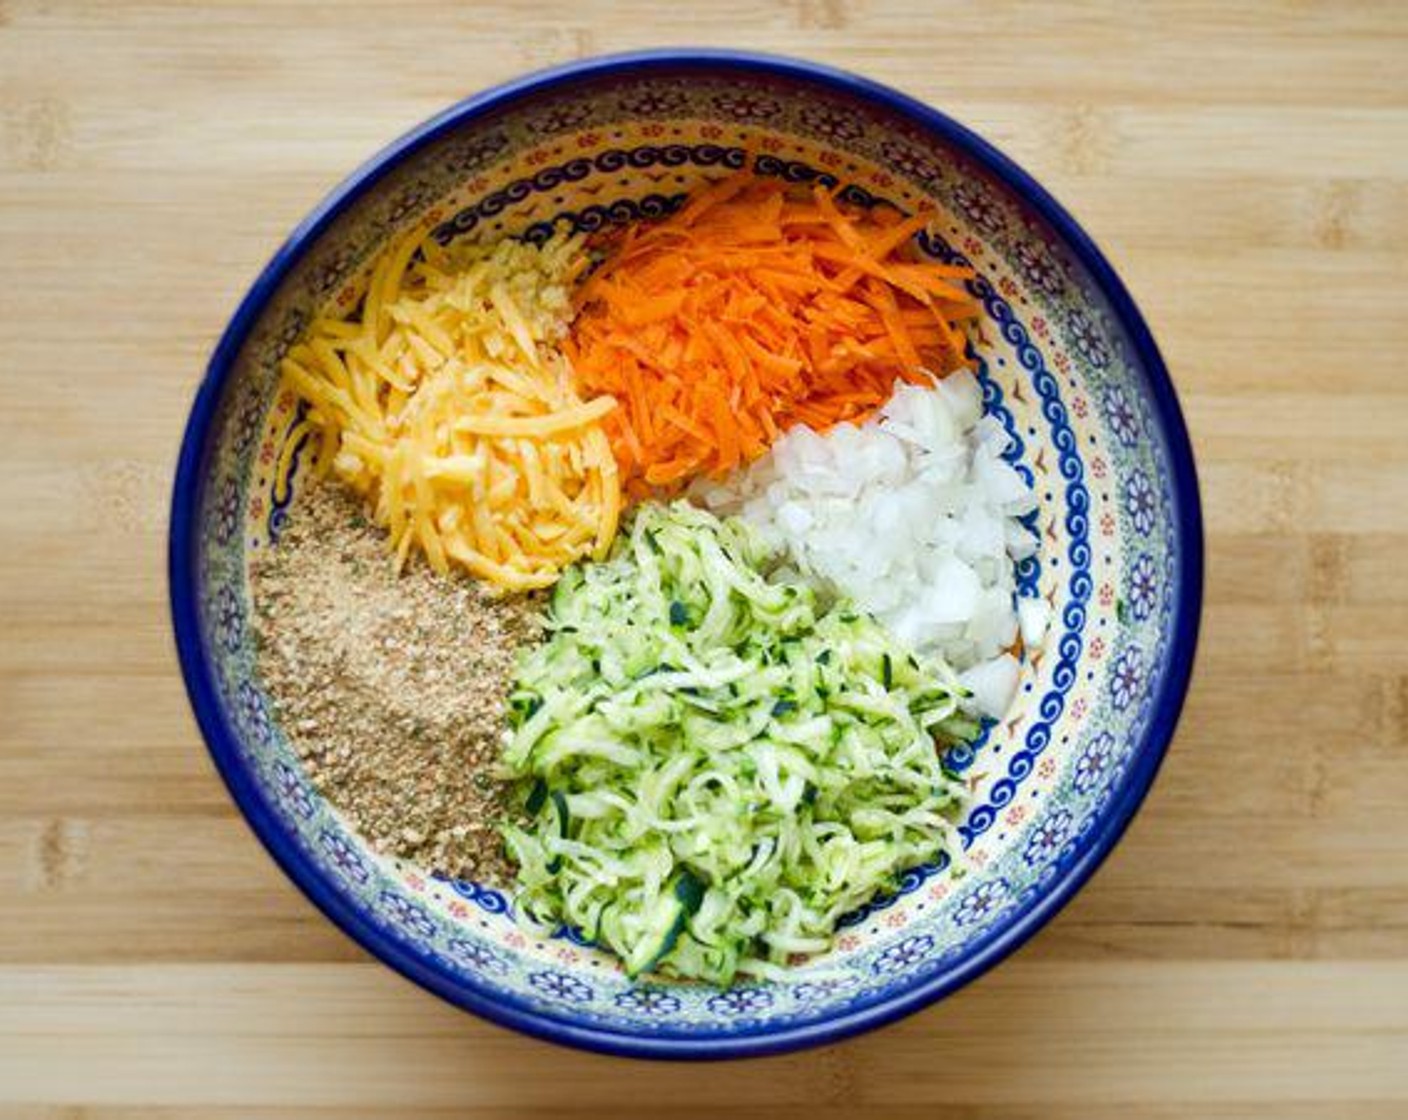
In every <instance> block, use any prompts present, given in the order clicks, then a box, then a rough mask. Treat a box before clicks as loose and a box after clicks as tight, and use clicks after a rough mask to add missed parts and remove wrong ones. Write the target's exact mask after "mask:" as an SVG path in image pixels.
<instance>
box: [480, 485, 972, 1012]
mask: <svg viewBox="0 0 1408 1120" xmlns="http://www.w3.org/2000/svg"><path fill="white" fill-rule="evenodd" d="M773 559H774V558H773V557H772V556H770V555H769V554H768V551H767V549H766V548H765V547H764V545H763V544H762V543H761V542H760V540H759V538H758V537H757V536H756V535H755V534H754V532H753V531H752V530H751V529H749V528H748V526H747V525H746V524H744V523H743V522H741V521H738V520H736V519H730V520H727V521H720V520H719V519H718V518H716V517H714V516H713V515H712V514H709V513H706V512H704V511H702V510H698V509H695V508H694V507H692V506H689V505H687V504H685V503H676V504H674V505H671V506H661V505H652V504H647V505H643V506H641V507H640V508H639V510H638V512H637V513H636V515H635V519H634V522H633V524H632V526H631V529H630V532H629V534H623V535H622V536H621V537H620V538H619V539H618V541H617V545H616V548H615V550H614V552H613V555H612V557H611V559H610V560H609V561H607V562H605V563H601V564H589V565H585V566H582V567H578V568H572V569H569V570H568V571H567V572H566V573H564V575H563V577H562V579H561V581H560V582H559V584H558V586H557V590H556V592H555V594H554V597H553V600H552V605H551V609H550V611H549V628H550V631H551V633H550V637H549V639H548V641H547V642H546V643H545V644H543V645H541V646H539V647H537V648H536V649H533V650H531V651H529V652H528V653H527V654H526V656H525V657H524V659H523V661H522V663H521V666H520V670H519V673H518V678H517V681H516V687H515V691H514V692H513V694H512V697H511V717H510V727H511V729H510V731H509V732H508V733H507V735H506V741H505V746H504V751H503V763H504V766H505V768H506V770H507V772H508V774H509V776H511V777H514V778H517V779H519V780H520V785H521V796H522V804H523V808H524V811H525V814H526V816H527V818H528V822H529V823H528V824H526V825H523V826H519V825H509V826H505V829H504V837H505V842H506V844H507V846H508V850H509V853H510V855H511V856H512V857H513V858H514V860H515V861H516V862H517V864H518V868H519V873H518V874H519V883H520V885H521V888H522V893H521V895H520V898H519V904H520V906H521V907H522V908H523V909H524V910H525V911H526V912H527V913H528V914H529V915H531V916H532V917H534V918H536V919H538V920H541V921H549V922H565V923H568V924H569V925H572V926H575V927H577V928H578V929H580V930H582V931H584V932H585V933H586V934H588V935H589V936H590V937H592V938H593V939H594V940H595V941H596V942H597V943H598V944H601V945H603V946H605V947H607V948H609V949H611V950H613V951H614V952H616V953H617V954H619V955H620V957H621V958H622V960H623V961H624V962H625V965H626V970H627V972H628V973H629V974H630V975H632V976H635V975H639V974H640V973H642V972H647V971H651V970H656V971H659V972H661V973H666V974H670V975H675V976H680V977H688V978H695V979H700V980H708V981H712V982H715V983H721V984H727V983H729V982H730V981H731V980H732V979H733V978H734V977H735V975H736V974H738V973H740V972H742V973H749V974H752V975H755V976H768V975H771V974H772V973H773V972H774V971H776V969H777V967H778V966H779V965H782V964H784V963H786V962H787V961H788V960H789V959H790V958H793V957H795V956H797V955H807V954H814V953H818V952H821V951H823V950H825V949H826V948H828V947H829V945H830V943H831V937H832V934H833V932H834V930H835V927H836V921H837V919H838V918H840V917H841V916H842V915H843V914H845V913H846V912H847V911H849V910H851V909H854V908H855V907H856V906H857V905H859V904H860V903H862V902H864V901H866V900H867V899H869V898H871V897H872V896H874V895H875V894H877V893H878V892H882V891H885V890H886V889H888V888H890V887H892V886H893V884H894V882H895V879H896V877H897V875H898V874H899V873H900V872H902V871H904V870H906V869H907V868H910V867H913V866H914V865H916V864H918V863H922V862H924V861H927V860H932V859H935V858H936V857H937V856H938V855H939V853H940V852H941V851H945V850H947V851H950V852H954V851H956V850H957V849H956V839H955V832H954V828H953V821H954V819H955V818H956V816H957V813H958V811H959V808H960V806H961V801H962V796H963V789H962V787H961V785H960V784H959V783H958V781H956V780H955V779H954V778H953V776H952V775H950V774H948V773H947V772H946V771H945V770H944V768H943V766H942V764H941V762H940V751H941V748H942V746H943V745H945V744H947V743H952V742H956V741H959V740H963V739H966V738H970V737H971V736H972V735H974V734H975V733H976V731H977V725H976V724H975V723H974V722H973V721H972V720H971V719H969V718H968V717H967V716H965V715H964V714H963V713H962V712H961V711H960V710H959V706H958V702H959V700H960V699H961V698H963V696H964V692H963V690H962V688H961V686H959V685H958V684H957V682H956V681H955V679H954V677H953V674H952V673H951V672H950V671H949V670H948V668H947V667H946V666H944V665H943V664H942V663H941V662H937V661H932V660H919V659H917V658H915V657H913V656H912V655H911V654H910V653H909V652H908V651H907V650H905V649H903V648H901V647H899V646H898V645H897V644H896V643H895V641H894V639H892V638H891V637H890V636H889V635H888V634H887V633H886V632H885V631H884V630H883V629H882V628H881V627H880V626H879V625H878V624H877V623H875V622H874V621H873V620H872V619H871V618H870V617H869V616H866V615H862V614H860V613H859V612H857V611H855V610H854V609H853V608H852V607H850V606H849V604H847V603H845V602H840V603H835V604H831V605H829V607H828V606H826V605H824V604H819V603H818V601H817V599H816V597H815V595H814V593H813V592H812V590H811V589H810V588H809V587H807V586H806V585H805V584H802V583H800V582H796V581H794V580H793V579H790V578H788V577H786V576H785V575H782V574H779V573H776V572H771V578H769V574H770V571H771V565H772V563H773Z"/></svg>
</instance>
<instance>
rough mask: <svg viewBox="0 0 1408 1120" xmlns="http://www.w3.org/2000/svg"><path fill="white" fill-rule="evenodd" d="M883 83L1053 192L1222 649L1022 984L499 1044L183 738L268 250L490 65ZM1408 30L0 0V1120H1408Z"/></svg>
mask: <svg viewBox="0 0 1408 1120" xmlns="http://www.w3.org/2000/svg"><path fill="white" fill-rule="evenodd" d="M685 41H689V42H695V43H704V44H712V45H720V46H728V45H732V46H746V47H752V48H760V49H767V50H774V51H780V52H786V53H792V54H798V55H803V56H807V57H811V58H814V59H818V60H822V61H826V62H831V63H835V64H838V65H841V66H846V67H850V68H853V69H856V70H859V71H862V72H864V73H867V74H870V75H872V76H874V77H877V78H880V79H882V80H884V81H888V82H891V83H893V84H896V85H898V86H900V87H901V88H903V89H906V90H908V91H909V92H911V93H914V94H917V95H918V96H920V97H922V98H924V99H926V100H928V101H930V102H932V103H933V104H935V105H938V106H940V107H942V108H943V109H945V110H947V111H948V112H950V113H952V114H953V115H955V116H956V117H958V118H959V119H960V120H962V121H964V122H966V123H968V124H970V125H972V126H973V127H975V128H977V129H978V130H979V131H980V132H982V133H983V134H984V135H986V136H988V137H990V138H991V139H993V140H994V141H996V142H997V143H998V144H999V145H1000V146H1002V147H1003V148H1004V149H1005V150H1006V151H1008V152H1009V153H1010V154H1012V155H1013V156H1014V157H1016V158H1017V159H1018V160H1019V161H1020V162H1021V163H1023V164H1024V165H1025V166H1026V167H1028V168H1029V169H1030V170H1031V171H1033V172H1034V173H1035V174H1036V175H1037V176H1038V177H1039V178H1040V179H1041V180H1042V181H1043V182H1044V183H1046V184H1047V185H1048V186H1050V187H1051V188H1052V190H1053V191H1054V192H1055V194H1056V195H1057V196H1058V197H1059V198H1060V199H1061V200H1062V201H1064V202H1065V203H1066V204H1068V205H1069V206H1070V208H1071V209H1072V210H1073V211H1074V212H1075V213H1076V215H1077V216H1078V217H1079V218H1080V219H1081V220H1082V221H1083V222H1084V223H1085V224H1086V225H1087V228H1088V229H1090V230H1091V231H1092V232H1093V234H1094V235H1095V236H1096V237H1097V239H1099V240H1100V242H1101V243H1102V244H1103V245H1104V246H1105V248H1106V249H1107V250H1108V252H1109V253H1110V256H1111V257H1112V258H1113V260H1114V261H1115V263H1116V265H1117V267H1118V268H1119V269H1120V271H1121V273H1122V275H1124V276H1125V277H1126V278H1127V280H1128V281H1129V283H1130V286H1131V287H1132V289H1133V290H1134V292H1135V294H1136V296H1137V297H1138V299H1139V300H1140V301H1141V303H1142V305H1143V308H1144V310H1145V312H1146V314H1147V315H1148V317H1149V319H1150V322H1151V323H1152V325H1153V327H1154V330H1155V333H1156V334H1157V335H1158V337H1159V341H1160V342H1161V344H1162V345H1163V347H1164V351H1165V353H1166V355H1167V357H1168V359H1169V363H1170V365H1171V366H1172V369H1173V371H1174V376H1175V379H1176V381H1177V384H1178V387H1179V389H1180V391H1181V393H1182V396H1183V402H1184V405H1185V408H1186V410H1187V413H1188V417H1189V420H1190V423H1191V426H1192V430H1193V435H1194V441H1195V443H1196V445H1197V450H1198V454H1199V463H1200V467H1201V472H1202V481H1203V493H1204V502H1205V508H1206V514H1207V522H1208V529H1209V545H1208V561H1209V569H1208V570H1209V575H1208V589H1207V609H1206V616H1205V624H1204V639H1203V644H1202V649H1201V653H1200V657H1199V664H1198V671H1197V676H1196V680H1195V683H1194V686H1193V690H1192V694H1191V696H1190V697H1189V701H1188V706H1187V710H1186V713H1185V716H1184V719H1183V723H1182V726H1181V728H1180V730H1179V733H1178V737H1177V741H1176V743H1175V746H1174V748H1173V751H1172V754H1171V756H1170V758H1169V761H1168V764H1167V766H1166V767H1165V769H1164V772H1163V774H1162V776H1161V777H1160V779H1159V782H1158V784H1157V786H1156V787H1155V790H1154V793H1153V795H1152V797H1151V799H1150V800H1149V802H1148V804H1147V806H1146V807H1145V809H1144V811H1143V812H1142V814H1141V815H1140V817H1139V819H1138V820H1137V821H1136V822H1135V824H1134V826H1133V828H1132V829H1131V830H1130V832H1129V834H1128V836H1127V838H1126V840H1125V841H1124V843H1123V845H1122V846H1121V848H1120V849H1119V851H1118V852H1117V853H1116V854H1115V856H1114V857H1113V858H1112V859H1111V860H1110V862H1109V863H1108V864H1107V866H1106V867H1105V869H1104V870H1103V871H1102V872H1101V873H1100V874H1099V875H1098V877H1097V878H1096V879H1095V880H1094V881H1093V882H1092V884H1091V885H1090V886H1089V887H1088V888H1087V889H1086V890H1085V891H1084V893H1082V894H1081V896H1080V897H1079V898H1078V899H1077V900H1076V901H1075V903H1074V904H1073V905H1071V907H1070V908H1069V909H1068V910H1066V911H1065V912H1064V913H1063V914H1062V915H1061V916H1060V917H1059V918H1058V919H1057V920H1056V922H1055V923H1054V924H1053V925H1052V926H1051V927H1050V928H1048V929H1047V930H1046V931H1045V932H1043V933H1042V934H1041V935H1040V936H1039V937H1038V938H1037V939H1036V940H1035V941H1034V942H1033V943H1032V944H1031V945H1030V946H1029V947H1028V948H1026V949H1025V950H1024V951H1022V952H1021V953H1020V954H1019V955H1018V956H1017V957H1016V958H1015V959H1014V960H1012V961H1010V962H1008V963H1007V964H1005V965H1003V966H1002V967H1001V968H1000V969H999V970H998V971H997V972H996V973H994V974H993V975H991V976H990V977H989V978H987V979H985V980H983V981H981V982H980V983H978V984H977V985H975V986H973V987H972V988H970V989H968V990H967V991H965V992H963V993H962V994H960V995H959V996H957V997H955V998H953V999H951V1000H949V1001H948V1002H947V1003H945V1004H943V1005H942V1006H939V1007H936V1008H932V1009H930V1010H929V1011H927V1012H924V1013H922V1014H919V1015H917V1016H915V1017H913V1018H911V1019H909V1020H908V1021H906V1022H905V1023H903V1024H902V1025H900V1026H897V1027H895V1028H892V1029H889V1030H886V1031H884V1032H881V1033H879V1034H875V1035H872V1036H870V1037H867V1038H864V1039H861V1040H858V1041H855V1042H851V1043H847V1044H843V1045H839V1046H835V1047H831V1048H829V1049H826V1050H823V1051H819V1052H814V1053H807V1054H802V1055H796V1056H792V1057H787V1058H782V1059H775V1060H768V1061H755V1062H750V1063H744V1064H735V1065H732V1066H729V1067H726V1068H724V1067H718V1066H712V1067H680V1066H668V1065H644V1064H639V1063H627V1062H622V1061H614V1060H609V1059H604V1058H598V1057H592V1056H589V1055H584V1054H576V1053H569V1052H567V1051H564V1050H560V1049H556V1048H553V1047H550V1046H547V1045H545V1044H542V1043H537V1042H533V1041H530V1040H527V1039H524V1038H519V1037H517V1036H515V1035H511V1034H508V1033H506V1032H503V1031H500V1030H498V1029H495V1028H492V1027H489V1026H487V1025H484V1024H482V1023H480V1022H478V1021H476V1020H474V1019H471V1018H469V1017H467V1016H464V1015H462V1014H460V1013H458V1012H455V1011H453V1010H451V1009H449V1008H448V1007H446V1006H443V1005H442V1004H440V1003H438V1002H437V1001H435V1000H434V999H432V998H431V997H429V996H427V995H425V994H423V993H422V992H420V991H418V990H417V989H415V988H413V987H411V986H410V985H408V984H406V983H405V982H403V981H401V980H399V979H398V978H396V977H395V976H393V975H392V974H391V973H389V972H388V971H386V970H385V969H383V968H382V967H380V966H379V965H377V964H375V963H372V962H371V961H369V960H368V959H367V958H366V957H365V956H364V955H363V954H362V953H361V952H360V951H359V950H358V949H357V948H356V947H354V946H353V945H352V944H351V943H350V942H349V941H347V940H346V939H345V938H344V937H343V936H341V935H340V934H339V933H337V932H336V931H335V930H334V929H333V928H332V927H331V926H329V924H328V923H327V922H326V921H324V920H323V919H322V918H321V917H320V916H319V915H318V914H317V913H316V912H315V910H314V909H313V907H312V906H311V905H310V904H309V903H307V902H306V901H305V900H304V899H303V898H302V897H301V896H300V895H299V894H298V893H297V892H296V891H295V890H294V889H293V888H292V887H291V886H290V885H289V884H288V883H287V882H286V881H285V880H284V879H283V877H282V876H281V875H280V874H279V873H278V872H277V871H276V870H275V868H274V866H273V865H272V863H271V862H270V861H269V859H268V858H267V857H266V856H265V855H264V853H263V852H262V851H261V850H260V848H259V846H258V845H257V844H256V843H255V841H254V840H253V838H252V836H251V835H250V833H249V832H248V831H247V830H246V828H245V826H244V825H243V823H242V822H241V821H240V819H239V818H238V817H237V816H236V814H235V812H234V810H233V808H232V807H231V805H230V802H229V800H228V799H227V797H226V795H225V792H224V789H223V788H222V786H221V785H220V783H219V782H218V780H217V779H216V777H215V775H214V772H213V771H212V769H211V766H210V764H209V763H208V761H207V759H206V755H205V751H204V749H203V748H202V746H201V744H200V741H199V739H198V737H197V734H196V731H195V727H194V724H193V722H192V720H191V717H190V714H189V712H188V710H187V706H186V700H185V696H184V694H183V691H182V688H181V685H180V682H179V680H178V678H177V672H176V666H175V661H174V657H173V653H172V647H171V640H170V636H169V633H168V628H167V619H166V610H165V601H164V595H165V583H164V574H163V559H164V555H163V550H164V545H165V524H164V518H165V504H166V498H167V490H168V484H169V476H170V471H171V467H172V463H173V458H174V453H175V449H176V445H177V440H178V438H179V435H180V431H181V426H182V423H183V420H184V417H185V412H186V408H187V406H188V404H189V402H190V399H191V395H192V392H193V390H194V387H195V384H196V381H197V379H198V378H199V376H200V373H201V369H202V365H203V362H204V359H205V357H206V354H207V352H208V350H209V348H210V345H211V343H212V340H213V339H214V337H215V335H216V333H217V332H218V331H219V330H220V328H221V327H222V325H223V324H224V322H225V319H226V318H227V316H228V315H229V313H230V311H231V310H232V308H233V306H234V304H235V302H236V300H237V299H238V297H239V296H240V295H241V293H242V292H243V290H244V289H245V287H246V285H247V284H248V282H249V281H250V279H251V278H252V277H253V275H254V274H255V272H256V271H257V270H258V268H259V267H260V266H261V265H262V264H263V262H264V261H265V260H266V259H267V257H268V256H269V254H270V253H271V252H272V250H273V249H274V247H275V246H276V245H277V244H278V242H279V241H280V240H281V238H282V237H283V235H284V233H285V232H286V231H287V230H288V229H289V228H290V227H291V226H292V225H293V224H294V223H295V222H296V221H297V220H298V219H299V218H300V217H301V216H302V215H303V214H304V213H305V212H306V211H307V209H308V208H309V207H310V206H311V205H312V204H313V203H314V202H315V201H316V200H317V199H318V198H319V197H320V196H321V195H322V194H323V193H324V192H325V191H326V190H327V189H328V188H329V187H330V186H331V185H332V184H333V183H334V182H335V181H337V180H338V179H339V178H340V177H341V176H342V175H343V174H345V173H346V172H347V171H348V170H349V169H350V168H352V167H353V166H355V165H356V164H357V163H358V162H360V161H361V160H362V159H363V158H364V157H365V156H367V155H368V154H369V153H370V152H372V151H374V150H375V149H376V148H377V147H378V146H380V145H381V144H383V143H385V142H386V141H387V140H389V139H391V138H392V137H393V136H395V135H397V134H398V133H399V132H401V131H402V130H404V129H405V128H407V127H409V126H410V125H412V124H414V123H416V122H417V121H419V120H420V119H422V118H423V117H425V116H427V115H429V114H431V113H433V112H435V111H436V110H438V109H440V108H442V107H443V106H444V105H445V104H447V103H448V102H450V101H452V100H454V99H455V98H457V97H459V96H461V95H463V94H465V93H468V92H470V91H473V90H475V89H478V88H480V87H482V86H484V85H486V84H489V83H492V82H496V81H499V80H501V79H505V78H508V77H510V76H512V75H514V74H516V73H519V72H521V71H523V70H524V69H527V68H531V67H534V66H537V65H540V64H544V63H548V62H552V61H558V60H563V59H567V58H571V57H576V56H579V55H583V54H588V53H595V52H598V51H605V50H615V49H624V48H631V47H643V46H648V45H655V44H663V43H678V42H685ZM1405 354H1408V8H1405V7H1404V6H1403V5H1402V4H1399V3H1393V2H1391V0H1390V2H1385V3H1382V4H1364V3H1338V4H1332V3H1323V4H1309V3H1302V2H1287V3H1260V4H1238V5H1229V4H1225V3H1218V2H1212V0H1209V2H1206V3H1182V4H1162V5H1157V6H1154V5H1146V4H1139V5H1132V4H1124V3H1112V4H1096V3H1081V4H1075V5H1060V4H1051V3H1039V4H1033V5H1020V4H1011V3H996V2H993V3H988V4H958V3H936V2H934V0H798V2H795V3H787V4H759V3H757V2H756V0H749V2H746V3H745V2H743V0H726V2H725V3H719V4H708V5H706V4H699V5H692V4H679V5H671V6H668V7H656V6H652V5H649V4H646V3H643V2H639V0H631V2H628V3H614V4H613V3H605V2H589V0H580V2H579V3H576V4H570V5H569V4H561V3H557V2H556V0H542V2H532V3H526V2H525V3H512V2H506V0H494V2H489V3H473V4H466V3H443V4H441V3H428V2H427V3H408V4H404V5H393V4H391V3H386V2H383V3H375V4H371V3H366V4H362V3H359V4H339V3H331V2H328V0H319V2H316V3H315V2H311V0H309V2H305V3H292V4H279V3H267V4H266V3H255V2H251V0H231V2H228V3H215V4H186V3H178V2H171V0H165V2H163V0H146V2H141V3H137V2H132V3H102V2H97V0H94V2H77V0H74V2H51V3H45V2H40V0H0V546H3V547H0V1120H11V1118H14V1117H60V1116H62V1117H75V1116H83V1117H87V1118H92V1120H117V1118H119V1117H121V1118H137V1117H143V1118H145V1117H151V1116H182V1117H185V1116H193V1117H201V1118H214V1117H221V1118H235V1117H239V1118H243V1117H256V1118H265V1117H274V1116H280V1117H282V1116H298V1117H303V1116H307V1117H313V1116H321V1117H338V1118H344V1117H373V1116H374V1117H391V1118H393V1120H395V1118H406V1117H412V1116H422V1115H426V1114H427V1113H434V1112H435V1111H437V1110H443V1115H444V1116H446V1117H448V1116H457V1117H458V1116H485V1117H488V1116H495V1117H499V1116H509V1115H513V1116H530V1115H540V1114H541V1115H547V1114H550V1113H554V1112H567V1113H571V1114H573V1115H577V1116H582V1117H587V1116H593V1115H611V1116H613V1117H617V1118H641V1120H644V1118H645V1117H659V1116H665V1115H670V1116H692V1115H700V1116H702V1115H706V1114H711V1113H712V1112H714V1111H715V1110H726V1111H727V1113H728V1114H729V1115H731V1116H733V1117H743V1116H760V1117H761V1116H767V1117H793V1116H795V1117H806V1118H807V1120H824V1118H828V1117H840V1116H843V1115H869V1116H876V1117H885V1118H893V1117H915V1118H918V1117H924V1118H926V1120H928V1118H931V1117H941V1116H942V1117H954V1116H957V1117H962V1118H964V1120H988V1118H996V1117H1010V1116H1018V1117H1027V1118H1035V1117H1041V1118H1042V1120H1066V1118H1070V1120H1075V1118H1080V1120H1115V1118H1119V1120H1126V1118H1129V1117H1144V1116H1148V1117H1156V1118H1159V1120H1168V1118H1172V1117H1190V1118H1193V1117H1196V1118H1199V1120H1202V1118H1208V1117H1219V1118H1229V1120H1230V1118H1237V1120H1248V1118H1252V1117H1265V1118H1268V1120H1272V1118H1274V1120H1312V1118H1314V1120H1321V1118H1323V1120H1340V1118H1346V1117H1370V1118H1382V1120H1388V1118H1390V1117H1394V1118H1397V1117H1403V1116H1408V575H1405V572H1408V553H1405V551H1404V550H1405V547H1408V513H1405V510H1408V438H1405V437H1408V365H1406V364H1405V358H1404V355H1405Z"/></svg>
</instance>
